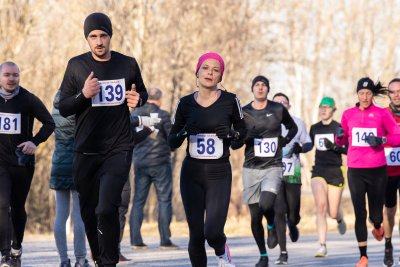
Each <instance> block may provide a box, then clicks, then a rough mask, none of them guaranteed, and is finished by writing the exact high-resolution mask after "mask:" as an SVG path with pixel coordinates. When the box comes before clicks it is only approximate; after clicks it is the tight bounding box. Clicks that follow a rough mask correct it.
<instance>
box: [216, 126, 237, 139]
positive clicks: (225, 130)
mask: <svg viewBox="0 0 400 267" xmlns="http://www.w3.org/2000/svg"><path fill="white" fill-rule="evenodd" d="M214 131H215V134H216V135H217V136H218V138H221V139H225V138H232V139H233V140H237V139H239V133H238V132H236V131H235V130H232V129H231V128H229V127H228V126H226V125H220V126H217V127H215V129H214Z"/></svg>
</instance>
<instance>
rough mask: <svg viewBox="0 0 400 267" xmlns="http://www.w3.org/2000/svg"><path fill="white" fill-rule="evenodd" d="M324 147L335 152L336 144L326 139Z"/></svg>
mask: <svg viewBox="0 0 400 267" xmlns="http://www.w3.org/2000/svg"><path fill="white" fill-rule="evenodd" d="M324 145H325V147H326V149H327V150H333V148H334V146H335V145H334V144H333V143H332V142H331V140H329V139H328V138H324Z"/></svg>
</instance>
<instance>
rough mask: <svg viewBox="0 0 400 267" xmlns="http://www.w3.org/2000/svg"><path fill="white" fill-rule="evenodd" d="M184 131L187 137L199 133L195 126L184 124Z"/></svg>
mask: <svg viewBox="0 0 400 267" xmlns="http://www.w3.org/2000/svg"><path fill="white" fill-rule="evenodd" d="M185 130H186V132H187V134H188V135H196V134H199V133H200V129H199V128H198V127H197V126H196V125H195V124H186V125H185Z"/></svg>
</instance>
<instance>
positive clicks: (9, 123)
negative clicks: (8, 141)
mask: <svg viewBox="0 0 400 267" xmlns="http://www.w3.org/2000/svg"><path fill="white" fill-rule="evenodd" d="M20 133H21V114H20V113H18V114H13V113H3V112H0V134H20Z"/></svg>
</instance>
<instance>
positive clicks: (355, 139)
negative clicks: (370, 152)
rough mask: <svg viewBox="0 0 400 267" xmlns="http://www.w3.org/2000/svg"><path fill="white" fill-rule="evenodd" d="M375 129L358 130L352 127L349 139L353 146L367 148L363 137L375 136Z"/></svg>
mask: <svg viewBox="0 0 400 267" xmlns="http://www.w3.org/2000/svg"><path fill="white" fill-rule="evenodd" d="M376 132H377V131H376V128H358V127H354V128H353V129H352V131H351V137H352V138H351V139H352V141H351V142H352V145H353V146H369V144H368V143H367V141H365V137H367V136H376Z"/></svg>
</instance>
